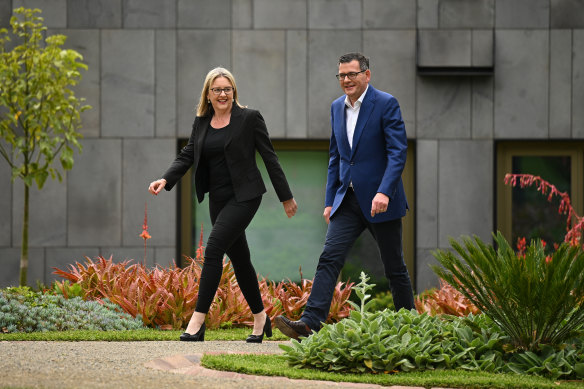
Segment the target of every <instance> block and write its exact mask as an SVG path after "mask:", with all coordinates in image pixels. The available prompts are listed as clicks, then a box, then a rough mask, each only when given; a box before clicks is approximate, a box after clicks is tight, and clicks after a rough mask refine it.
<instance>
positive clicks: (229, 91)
mask: <svg viewBox="0 0 584 389" xmlns="http://www.w3.org/2000/svg"><path fill="white" fill-rule="evenodd" d="M211 92H213V93H214V94H216V95H217V96H219V95H220V94H221V92H225V94H226V95H230V94H232V93H233V87H231V86H228V87H227V88H211Z"/></svg>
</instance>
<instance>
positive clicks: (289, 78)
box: [286, 30, 308, 139]
mask: <svg viewBox="0 0 584 389" xmlns="http://www.w3.org/2000/svg"><path fill="white" fill-rule="evenodd" d="M307 59H308V32H307V31H305V30H301V31H299V30H288V31H286V137H287V138H300V139H306V138H307V137H308V106H307V104H308V101H307V99H306V96H307V93H308V74H307V71H306V70H307V66H308V65H307Z"/></svg>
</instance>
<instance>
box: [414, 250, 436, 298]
mask: <svg viewBox="0 0 584 389" xmlns="http://www.w3.org/2000/svg"><path fill="white" fill-rule="evenodd" d="M434 250H436V248H432V249H421V248H418V250H417V251H416V293H418V294H419V293H422V292H423V291H425V290H428V289H432V288H438V287H439V286H440V278H439V277H438V276H437V275H436V273H434V271H433V270H432V268H431V267H430V266H431V265H438V261H437V260H436V258H434V256H433V255H432V251H434Z"/></svg>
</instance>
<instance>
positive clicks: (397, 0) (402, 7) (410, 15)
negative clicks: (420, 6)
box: [363, 0, 416, 29]
mask: <svg viewBox="0 0 584 389" xmlns="http://www.w3.org/2000/svg"><path fill="white" fill-rule="evenodd" d="M363 28H366V29H376V28H380V29H391V28H416V2H415V1H411V0H363Z"/></svg>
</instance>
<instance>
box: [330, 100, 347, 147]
mask: <svg viewBox="0 0 584 389" xmlns="http://www.w3.org/2000/svg"><path fill="white" fill-rule="evenodd" d="M334 117H336V118H337V119H336V123H337V126H336V127H337V129H338V131H337V132H336V138H337V144H338V147H339V148H340V149H341V150H351V146H350V145H349V139H348V138H347V114H346V112H345V100H343V99H341V100H339V103H338V104H337V106H336V107H335V115H334ZM339 142H340V143H339Z"/></svg>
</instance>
